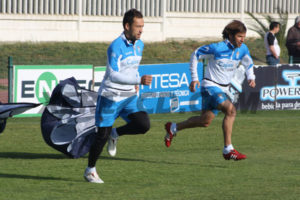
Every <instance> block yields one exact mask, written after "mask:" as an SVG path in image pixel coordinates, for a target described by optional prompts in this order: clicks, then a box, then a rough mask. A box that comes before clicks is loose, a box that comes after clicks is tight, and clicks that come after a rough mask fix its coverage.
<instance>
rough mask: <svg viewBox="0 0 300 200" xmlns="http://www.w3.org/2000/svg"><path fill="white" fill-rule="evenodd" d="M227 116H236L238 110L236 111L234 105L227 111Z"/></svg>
mask: <svg viewBox="0 0 300 200" xmlns="http://www.w3.org/2000/svg"><path fill="white" fill-rule="evenodd" d="M225 115H226V116H228V117H235V116H236V109H235V107H234V106H233V105H232V106H230V107H229V108H228V109H227V110H226V112H225Z"/></svg>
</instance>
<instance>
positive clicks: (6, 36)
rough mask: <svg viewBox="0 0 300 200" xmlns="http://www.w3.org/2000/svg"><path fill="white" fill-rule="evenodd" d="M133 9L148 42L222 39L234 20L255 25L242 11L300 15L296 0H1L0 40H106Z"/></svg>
mask: <svg viewBox="0 0 300 200" xmlns="http://www.w3.org/2000/svg"><path fill="white" fill-rule="evenodd" d="M132 7H134V8H137V9H138V10H141V12H142V13H143V14H144V16H145V27H144V33H143V36H142V39H143V40H144V41H147V42H149V41H164V40H168V39H197V40H207V39H215V38H220V37H221V32H222V30H223V28H224V26H225V25H226V24H227V23H229V22H230V21H231V20H233V19H238V20H241V21H243V22H245V24H246V26H249V25H250V24H251V23H253V21H252V20H251V18H250V17H249V16H248V15H247V14H245V11H246V12H248V11H249V12H252V13H268V14H272V13H276V12H277V8H280V9H281V10H286V11H287V12H289V23H288V27H290V26H292V25H293V23H294V18H295V17H296V16H297V15H298V14H299V13H300V3H299V0H264V1H260V0H0V26H1V29H0V41H2V42H14V41H21V42H25V41H30V42H46V41H69V42H100V41H101V42H109V41H111V40H113V39H114V38H116V37H117V36H118V35H120V33H121V32H122V30H123V27H122V16H123V14H124V12H126V10H128V9H130V8H132ZM276 16H278V15H277V14H274V17H276ZM260 17H261V20H262V21H263V20H264V19H263V17H262V16H260ZM248 36H252V37H256V36H257V35H256V33H254V32H251V31H248Z"/></svg>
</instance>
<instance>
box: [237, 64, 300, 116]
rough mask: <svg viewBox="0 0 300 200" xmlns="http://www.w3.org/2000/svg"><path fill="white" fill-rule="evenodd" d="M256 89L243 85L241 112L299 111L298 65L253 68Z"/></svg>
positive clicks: (245, 82)
mask: <svg viewBox="0 0 300 200" xmlns="http://www.w3.org/2000/svg"><path fill="white" fill-rule="evenodd" d="M254 73H255V76H256V87H255V88H254V89H252V88H250V87H249V86H248V84H247V81H244V83H243V93H242V94H240V96H239V101H238V103H237V104H236V106H237V108H238V109H240V110H242V111H247V110H250V111H256V110H300V65H277V66H255V68H254Z"/></svg>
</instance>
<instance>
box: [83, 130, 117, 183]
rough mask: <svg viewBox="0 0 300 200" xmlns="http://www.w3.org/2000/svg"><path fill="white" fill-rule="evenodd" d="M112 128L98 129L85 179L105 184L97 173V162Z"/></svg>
mask: <svg viewBox="0 0 300 200" xmlns="http://www.w3.org/2000/svg"><path fill="white" fill-rule="evenodd" d="M111 128H112V127H98V130H97V132H96V137H95V140H94V143H93V144H92V146H91V148H90V152H89V157H88V167H87V168H86V170H85V173H84V178H85V179H86V180H87V181H89V182H93V183H103V181H102V180H101V179H100V178H99V176H98V174H97V171H96V167H95V166H96V162H97V159H98V157H99V156H100V154H101V152H102V149H103V147H104V145H105V143H106V141H107V139H108V137H109V135H110V132H111Z"/></svg>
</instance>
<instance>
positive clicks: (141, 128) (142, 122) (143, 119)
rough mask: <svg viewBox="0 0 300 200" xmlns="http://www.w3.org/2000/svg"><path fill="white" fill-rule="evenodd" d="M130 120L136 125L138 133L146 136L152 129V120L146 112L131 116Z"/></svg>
mask: <svg viewBox="0 0 300 200" xmlns="http://www.w3.org/2000/svg"><path fill="white" fill-rule="evenodd" d="M129 119H131V120H132V122H133V123H134V124H135V127H136V129H137V131H138V132H139V133H141V134H145V133H146V132H147V131H149V129H150V119H149V116H148V114H147V113H146V112H144V111H141V112H137V113H134V114H133V115H131V116H129Z"/></svg>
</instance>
